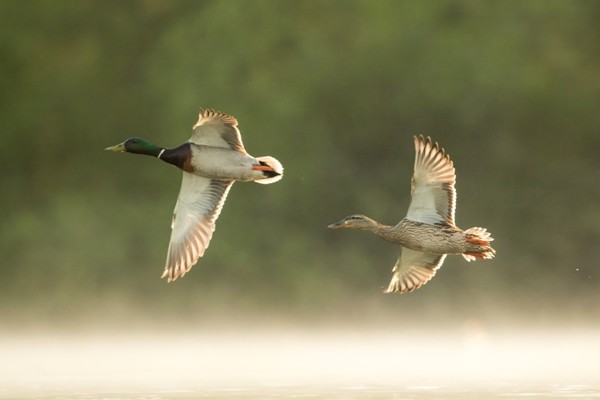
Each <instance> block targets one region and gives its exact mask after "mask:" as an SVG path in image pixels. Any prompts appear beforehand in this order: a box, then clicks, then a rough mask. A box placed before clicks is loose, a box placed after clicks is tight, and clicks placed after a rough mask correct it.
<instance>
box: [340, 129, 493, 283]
mask: <svg viewBox="0 0 600 400" xmlns="http://www.w3.org/2000/svg"><path fill="white" fill-rule="evenodd" d="M415 150H416V153H417V155H416V159H415V171H414V174H413V179H412V191H411V192H412V201H411V204H410V206H409V209H408V214H407V216H406V218H404V219H402V220H401V221H400V222H399V223H398V224H397V225H394V226H390V225H383V224H380V223H379V222H377V221H374V220H372V219H371V218H368V217H365V216H364V215H351V216H349V217H346V218H344V219H343V220H341V221H339V222H337V223H335V224H332V225H330V226H329V228H331V229H340V228H350V229H359V230H367V231H370V232H373V233H374V234H376V235H377V236H379V237H381V238H382V239H384V240H386V241H388V242H390V243H394V244H399V245H400V246H401V247H402V253H401V255H400V258H399V259H398V261H397V262H396V265H395V266H394V268H393V272H394V274H393V277H392V281H391V282H390V284H389V286H388V288H387V289H386V292H387V293H389V292H401V293H404V292H411V291H413V290H415V289H418V288H419V287H421V286H422V285H424V284H425V283H427V282H428V281H429V280H430V279H431V278H432V277H433V276H434V275H435V272H436V271H437V269H438V268H439V267H440V266H441V265H442V263H443V261H444V258H445V257H446V255H448V254H455V255H457V254H460V255H462V256H463V257H464V258H465V259H466V260H467V261H473V260H475V259H476V258H479V259H490V258H493V257H494V255H495V253H496V251H495V250H494V249H493V248H492V247H491V246H490V242H491V241H492V240H494V239H492V237H491V236H490V234H489V233H488V232H487V231H486V230H485V229H484V228H479V227H474V228H470V229H467V230H466V231H463V230H462V229H460V228H458V227H457V226H456V225H455V223H454V211H455V208H456V191H455V189H454V184H455V181H456V175H455V170H454V166H453V164H452V161H450V158H449V157H448V156H447V155H446V153H445V152H444V150H443V149H442V148H440V147H439V145H438V144H437V143H435V144H433V143H432V142H431V139H430V138H427V140H425V139H424V138H423V137H422V136H421V137H419V138H417V137H415Z"/></svg>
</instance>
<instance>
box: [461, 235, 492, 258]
mask: <svg viewBox="0 0 600 400" xmlns="http://www.w3.org/2000/svg"><path fill="white" fill-rule="evenodd" d="M465 240H466V241H467V243H470V244H471V246H469V248H468V250H467V251H465V252H464V253H463V254H462V256H463V257H464V258H465V260H467V261H475V259H477V258H479V259H481V260H489V259H491V258H494V255H496V250H494V249H493V248H492V246H490V242H492V241H493V240H494V238H492V235H491V234H490V233H489V232H488V231H487V230H486V229H485V228H480V227H473V228H469V229H467V230H466V231H465Z"/></svg>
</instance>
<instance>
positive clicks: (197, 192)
mask: <svg viewBox="0 0 600 400" xmlns="http://www.w3.org/2000/svg"><path fill="white" fill-rule="evenodd" d="M232 184H233V181H219V180H211V179H208V178H204V177H201V176H198V175H193V174H190V173H187V172H184V173H183V180H182V182H181V189H180V191H179V196H178V198H177V204H176V205H175V211H174V213H173V222H172V224H171V229H172V231H171V240H170V243H169V250H168V253H167V263H166V266H165V271H164V273H163V275H162V277H163V278H165V277H166V278H167V279H168V281H169V282H171V281H174V280H175V279H177V278H178V277H181V276H183V275H185V274H186V273H187V272H188V271H189V270H190V268H192V266H193V265H194V264H195V263H196V262H197V261H198V259H199V258H200V257H202V256H203V255H204V251H205V250H206V248H207V247H208V245H209V243H210V239H211V238H212V234H213V232H214V230H215V222H216V221H217V218H218V217H219V214H220V213H221V209H222V208H223V203H224V202H225V199H226V198H227V194H228V193H229V189H230V188H231V185H232Z"/></svg>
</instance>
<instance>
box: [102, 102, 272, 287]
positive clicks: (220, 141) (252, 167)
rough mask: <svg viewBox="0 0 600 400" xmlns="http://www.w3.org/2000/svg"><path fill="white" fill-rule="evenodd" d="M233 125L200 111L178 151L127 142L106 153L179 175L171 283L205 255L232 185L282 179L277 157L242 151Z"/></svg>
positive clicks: (169, 273) (169, 257)
mask: <svg viewBox="0 0 600 400" xmlns="http://www.w3.org/2000/svg"><path fill="white" fill-rule="evenodd" d="M237 125H238V123H237V120H236V119H235V118H234V117H232V116H230V115H226V114H223V113H221V112H218V111H215V110H210V109H207V110H200V117H199V118H198V122H196V124H195V125H194V126H193V134H192V137H191V138H190V140H188V141H187V142H186V143H184V144H182V145H180V146H177V147H174V148H170V149H168V148H162V147H159V146H156V145H154V144H152V143H150V142H148V141H146V140H144V139H140V138H131V139H127V140H126V141H124V142H123V143H121V144H118V145H116V146H112V147H108V148H107V149H106V150H110V151H116V152H126V153H134V154H144V155H147V156H152V157H156V158H158V159H159V160H162V161H164V162H166V163H169V164H172V165H174V166H176V167H177V168H179V169H181V170H183V180H182V182H181V189H180V191H179V196H178V197H177V203H176V205H175V211H174V212H173V220H172V223H171V240H170V242H169V250H168V252H167V263H166V266H165V271H164V273H163V275H162V277H163V278H165V277H166V278H167V280H168V281H169V282H171V281H174V280H175V279H177V278H178V277H180V276H184V275H185V274H186V273H187V272H188V271H189V270H190V268H192V266H193V265H194V264H195V263H196V262H197V261H198V259H199V258H200V257H202V256H203V255H204V252H205V251H206V248H207V247H208V244H209V243H210V239H211V237H212V235H213V232H214V230H215V222H216V221H217V218H219V214H220V213H221V209H222V208H223V203H224V202H225V199H226V197H227V194H228V193H229V189H231V185H233V183H234V182H235V181H241V182H256V183H262V184H268V183H273V182H277V181H278V180H280V179H281V178H282V177H283V166H282V165H281V163H280V162H279V161H277V160H276V159H275V158H273V157H270V156H265V157H252V156H251V155H250V154H248V153H247V152H246V150H245V149H244V145H243V144H242V137H241V135H240V131H239V130H238V128H237Z"/></svg>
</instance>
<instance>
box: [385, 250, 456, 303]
mask: <svg viewBox="0 0 600 400" xmlns="http://www.w3.org/2000/svg"><path fill="white" fill-rule="evenodd" d="M445 258H446V255H445V254H443V255H439V254H429V253H423V252H420V251H416V250H411V249H408V248H406V247H402V253H401V254H400V258H398V261H397V262H396V265H395V266H394V268H393V270H392V271H393V275H392V280H391V282H390V284H389V285H388V287H387V289H386V290H385V293H392V292H400V293H406V292H412V291H413V290H416V289H418V288H420V287H421V286H423V285H424V284H426V283H427V282H429V280H430V279H431V278H433V276H434V275H435V273H436V271H437V270H438V269H439V268H440V267H441V266H442V263H443V262H444V259H445Z"/></svg>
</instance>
